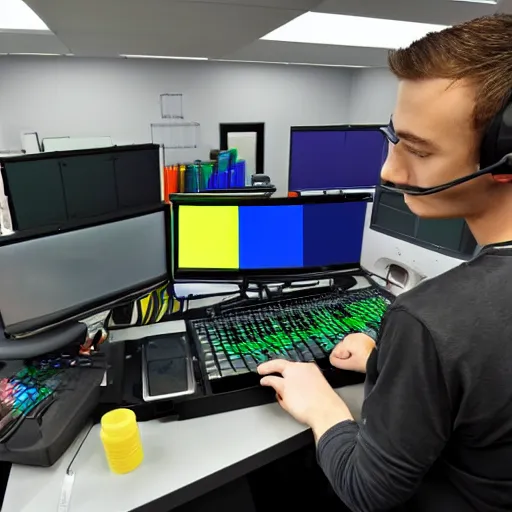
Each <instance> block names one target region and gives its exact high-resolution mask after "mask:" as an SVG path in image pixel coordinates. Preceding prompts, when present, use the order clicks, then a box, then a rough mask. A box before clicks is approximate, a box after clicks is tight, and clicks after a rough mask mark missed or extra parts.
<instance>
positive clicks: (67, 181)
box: [1, 144, 161, 231]
mask: <svg viewBox="0 0 512 512" xmlns="http://www.w3.org/2000/svg"><path fill="white" fill-rule="evenodd" d="M1 164H2V177H3V180H4V187H5V193H6V195H7V198H8V201H9V208H10V211H11V218H12V224H13V229H14V230H15V231H22V230H30V229H35V228H41V227H48V226H60V225H65V224H66V223H67V222H70V221H71V222H75V221H78V220H80V219H90V218H93V217H98V216H103V215H108V214H113V213H115V212H120V211H123V210H126V209H133V208H142V207H146V206H152V205H156V204H159V203H160V201H161V189H160V160H159V149H158V146H156V145H154V144H142V145H133V146H118V147H112V148H101V149H91V150H80V151H62V152H52V153H39V154H35V155H25V156H19V157H13V158H5V159H3V160H2V161H1Z"/></svg>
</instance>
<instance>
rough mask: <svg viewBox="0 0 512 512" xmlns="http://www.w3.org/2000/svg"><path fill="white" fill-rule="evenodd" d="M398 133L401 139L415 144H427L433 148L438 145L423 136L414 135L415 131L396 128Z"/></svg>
mask: <svg viewBox="0 0 512 512" xmlns="http://www.w3.org/2000/svg"><path fill="white" fill-rule="evenodd" d="M396 135H397V136H398V138H399V139H400V140H405V141H407V142H411V143H413V144H419V145H420V146H425V147H429V148H433V149H434V148H436V147H437V144H436V143H435V142H433V141H431V140H428V139H424V138H423V137H419V136H418V135H414V133H411V132H407V131H401V130H396Z"/></svg>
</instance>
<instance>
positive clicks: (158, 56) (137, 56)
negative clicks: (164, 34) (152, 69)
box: [119, 55, 208, 60]
mask: <svg viewBox="0 0 512 512" xmlns="http://www.w3.org/2000/svg"><path fill="white" fill-rule="evenodd" d="M119 56H120V57H124V58H126V59H171V60H208V57H174V56H168V55H119Z"/></svg>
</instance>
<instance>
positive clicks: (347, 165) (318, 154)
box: [288, 125, 388, 190]
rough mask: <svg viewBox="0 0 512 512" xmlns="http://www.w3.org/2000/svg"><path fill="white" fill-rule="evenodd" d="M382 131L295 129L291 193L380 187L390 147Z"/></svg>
mask: <svg viewBox="0 0 512 512" xmlns="http://www.w3.org/2000/svg"><path fill="white" fill-rule="evenodd" d="M379 128H380V126H377V125H375V126H325V127H322V126H317V127H292V129H291V135H290V167H289V180H288V188H289V190H308V189H309V190H319V189H331V188H353V187H356V188H357V187H374V186H376V185H378V184H379V183H380V171H381V168H382V164H383V163H384V160H385V158H386V155H387V147H388V144H387V140H386V138H385V136H384V135H383V134H382V132H381V131H380V130H379Z"/></svg>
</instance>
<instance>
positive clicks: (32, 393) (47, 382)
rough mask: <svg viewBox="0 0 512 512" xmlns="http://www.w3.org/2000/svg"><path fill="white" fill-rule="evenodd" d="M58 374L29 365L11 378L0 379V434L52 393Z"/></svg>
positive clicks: (57, 381)
mask: <svg viewBox="0 0 512 512" xmlns="http://www.w3.org/2000/svg"><path fill="white" fill-rule="evenodd" d="M60 373H61V372H60V370H58V369H55V368H46V367H41V366H40V365H29V366H25V367H23V368H21V369H20V370H19V371H18V372H17V373H16V374H15V375H13V376H12V377H6V378H2V379H0V434H3V432H4V429H6V428H7V427H8V426H9V425H10V424H11V423H12V422H13V421H15V420H17V419H19V418H20V417H25V416H27V415H28V414H29V413H30V412H32V410H33V409H35V407H37V406H38V405H39V404H40V403H42V402H43V401H44V400H45V399H46V398H48V397H49V396H50V395H52V394H53V393H54V391H55V390H56V389H57V387H58V386H59V383H60Z"/></svg>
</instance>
